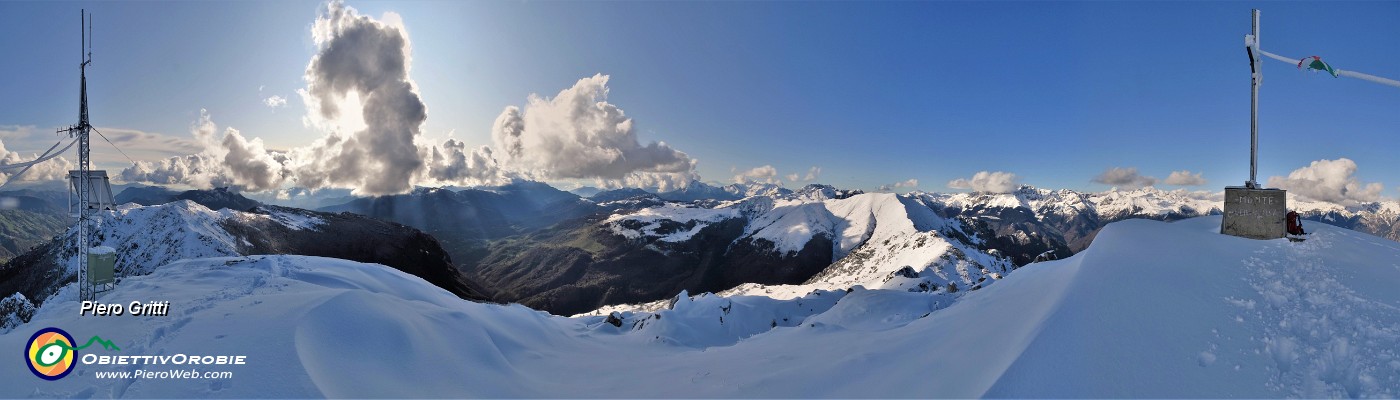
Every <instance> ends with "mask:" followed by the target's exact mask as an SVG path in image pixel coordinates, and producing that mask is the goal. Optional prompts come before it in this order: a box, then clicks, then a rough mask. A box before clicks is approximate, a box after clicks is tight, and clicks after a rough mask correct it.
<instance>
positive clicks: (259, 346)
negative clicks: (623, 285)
mask: <svg viewBox="0 0 1400 400" xmlns="http://www.w3.org/2000/svg"><path fill="white" fill-rule="evenodd" d="M1219 225H1220V219H1219V217H1203V218H1196V219H1191V220H1185V221H1180V222H1176V223H1162V222H1156V221H1148V220H1128V221H1123V222H1119V223H1114V224H1111V225H1109V226H1108V227H1107V228H1105V229H1104V231H1103V232H1101V233H1100V234H1099V236H1098V238H1097V239H1096V240H1095V242H1094V244H1093V245H1092V246H1091V247H1090V248H1089V249H1087V250H1085V251H1084V252H1081V253H1080V254H1078V255H1075V256H1074V257H1071V258H1067V259H1064V260H1059V261H1051V262H1042V263H1035V264H1031V265H1028V266H1026V267H1024V268H1021V269H1020V270H1018V271H1016V272H1015V273H1013V274H1010V275H1008V276H1007V277H1006V279H1003V280H1001V281H1000V282H999V283H997V284H995V285H991V286H987V287H985V288H983V289H981V290H978V291H961V292H958V293H954V294H949V293H943V292H908V291H903V290H856V291H852V292H850V293H847V292H845V291H819V292H814V293H811V294H808V295H806V296H803V297H798V298H794V299H786V300H779V299H772V298H768V297H761V296H735V297H722V296H716V295H706V296H697V297H686V296H681V297H679V298H678V299H676V301H675V304H674V305H671V306H670V307H669V308H667V309H662V310H659V311H656V312H654V313H650V312H635V313H632V312H629V313H619V317H620V318H619V320H618V321H617V322H618V324H619V325H621V326H620V327H617V326H614V325H613V324H610V323H608V322H607V321H606V319H605V317H603V316H590V317H577V318H564V317H556V316H550V315H548V314H545V313H542V312H537V311H533V310H530V309H527V308H525V307H521V306H499V305H486V304H479V303H470V302H465V301H462V300H459V299H457V298H456V297H455V296H452V295H451V294H449V293H448V292H446V291H443V290H441V289H438V288H436V287H434V286H432V285H430V284H428V283H426V282H424V281H422V280H421V279H419V278H416V277H413V276H410V275H406V274H403V273H400V272H398V271H395V270H392V269H389V268H385V267H382V266H378V265H373V264H360V263H354V262H349V261H342V260H335V259H325V258H315V257H300V256H255V257H233V258H211V259H198V260H186V261H180V262H176V263H173V264H170V265H167V266H164V267H161V268H158V269H156V270H155V271H154V272H153V273H152V274H150V275H146V276H138V277H131V278H128V279H127V280H126V281H125V282H123V284H122V286H120V287H118V288H117V289H116V290H115V291H113V292H109V293H105V294H103V297H102V300H103V301H104V302H129V301H132V300H168V301H171V303H172V307H171V312H172V314H171V315H170V316H169V317H130V316H125V317H102V318H98V317H91V316H89V317H79V316H78V309H77V307H78V305H77V304H76V303H74V302H50V303H46V304H44V305H43V306H42V307H41V308H40V310H38V312H37V313H36V316H35V317H34V319H33V320H32V321H31V322H30V323H28V324H26V325H23V326H21V327H19V328H18V329H16V330H15V331H13V332H10V333H9V334H5V335H0V349H21V348H23V346H24V342H25V340H27V339H28V338H29V335H30V334H32V333H33V332H35V331H37V330H38V329H40V328H43V327H48V326H55V327H60V328H63V329H65V330H67V331H69V332H70V333H73V334H74V336H79V337H87V336H90V335H101V336H103V337H104V338H106V339H110V340H114V341H115V342H116V343H117V344H118V346H120V347H121V349H122V350H121V351H120V352H106V351H104V350H95V351H94V350H88V351H90V352H93V353H98V354H107V355H116V354H118V353H119V354H121V355H170V354H176V353H186V354H213V355H222V354H237V355H246V356H248V365H245V366H234V367H228V368H224V369H226V370H230V371H233V372H234V373H235V375H234V376H233V377H232V378H229V379H220V380H208V379H188V380H142V379H128V380H111V379H97V378H96V376H95V375H96V372H98V371H110V370H135V369H141V368H142V367H141V366H134V365H128V366H119V367H103V366H91V365H78V366H77V370H76V372H74V373H73V374H72V375H70V376H68V377H66V378H64V379H62V380H59V381H55V382H48V381H43V380H40V379H38V378H36V377H34V376H32V374H30V373H29V371H27V370H26V367H25V366H23V363H21V362H18V360H14V361H13V362H0V381H3V382H4V383H5V384H4V385H0V397H109V396H115V397H206V396H218V397H321V396H329V397H610V398H612V397H862V398H864V397H1037V398H1048V397H1253V398H1260V397H1396V396H1397V395H1400V354H1397V349H1400V291H1396V290H1395V288H1396V287H1398V285H1400V244H1397V243H1395V242H1391V241H1387V240H1384V239H1380V238H1376V237H1373V236H1370V235H1366V234H1362V233H1358V232H1352V231H1347V230H1343V229H1339V228H1334V227H1330V226H1322V225H1321V224H1314V225H1312V226H1311V228H1312V230H1313V231H1314V233H1313V235H1312V238H1311V239H1310V240H1308V241H1307V242H1304V243H1289V242H1287V241H1284V240H1271V241H1256V240H1248V239H1241V238H1235V237H1230V236H1223V235H1220V234H1218V233H1217V232H1218V227H1219ZM16 352H18V350H16ZM209 369H217V368H212V367H211V368H209Z"/></svg>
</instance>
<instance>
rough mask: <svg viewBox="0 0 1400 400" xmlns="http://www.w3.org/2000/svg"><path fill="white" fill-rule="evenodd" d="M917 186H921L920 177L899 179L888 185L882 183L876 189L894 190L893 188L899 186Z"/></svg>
mask: <svg viewBox="0 0 1400 400" xmlns="http://www.w3.org/2000/svg"><path fill="white" fill-rule="evenodd" d="M916 186H919V180H918V179H914V178H909V179H908V180H904V181H899V182H895V183H891V184H888V185H880V187H878V188H876V189H875V190H877V191H881V192H888V191H892V190H895V189H899V188H913V187H916Z"/></svg>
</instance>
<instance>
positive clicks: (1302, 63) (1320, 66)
mask: <svg viewBox="0 0 1400 400" xmlns="http://www.w3.org/2000/svg"><path fill="white" fill-rule="evenodd" d="M1304 67H1306V68H1307V69H1310V70H1314V71H1327V73H1329V74H1332V77H1333V78H1336V77H1337V70H1336V69H1335V68H1332V66H1331V65H1328V64H1327V63H1325V62H1323V61H1322V57H1318V56H1312V57H1305V58H1303V59H1302V60H1298V69H1303V68H1304Z"/></svg>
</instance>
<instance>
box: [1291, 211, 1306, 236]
mask: <svg viewBox="0 0 1400 400" xmlns="http://www.w3.org/2000/svg"><path fill="white" fill-rule="evenodd" d="M1288 234H1289V235H1302V234H1303V221H1302V220H1300V219H1299V218H1298V213H1297V212H1294V211H1289V212H1288Z"/></svg>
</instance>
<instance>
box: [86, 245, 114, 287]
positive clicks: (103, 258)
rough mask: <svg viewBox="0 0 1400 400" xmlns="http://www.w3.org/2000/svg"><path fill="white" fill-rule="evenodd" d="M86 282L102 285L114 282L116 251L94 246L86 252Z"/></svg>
mask: <svg viewBox="0 0 1400 400" xmlns="http://www.w3.org/2000/svg"><path fill="white" fill-rule="evenodd" d="M87 257H88V282H90V284H92V285H104V284H109V283H115V282H116V276H115V275H116V266H117V252H115V251H111V248H110V247H107V248H101V247H95V248H93V249H92V250H91V251H89V252H88V255H87Z"/></svg>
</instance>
